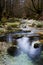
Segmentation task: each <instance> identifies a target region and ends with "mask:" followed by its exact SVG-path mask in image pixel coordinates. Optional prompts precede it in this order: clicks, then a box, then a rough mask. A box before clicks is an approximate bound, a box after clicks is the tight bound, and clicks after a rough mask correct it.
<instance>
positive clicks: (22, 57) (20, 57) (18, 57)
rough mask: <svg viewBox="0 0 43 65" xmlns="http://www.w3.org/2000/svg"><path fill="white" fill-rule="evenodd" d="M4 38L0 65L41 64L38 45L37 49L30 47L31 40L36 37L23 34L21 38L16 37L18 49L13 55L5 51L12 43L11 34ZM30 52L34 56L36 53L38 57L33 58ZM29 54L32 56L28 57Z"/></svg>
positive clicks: (42, 63) (42, 64)
mask: <svg viewBox="0 0 43 65" xmlns="http://www.w3.org/2000/svg"><path fill="white" fill-rule="evenodd" d="M6 39H7V42H6V43H5V44H6V45H5V47H6V48H5V49H4V52H2V53H0V65H43V51H41V48H40V47H39V48H38V49H37V48H36V49H34V48H33V47H32V44H33V42H34V41H36V40H38V39H39V38H38V37H34V39H30V38H28V37H25V36H23V37H22V38H19V39H16V41H17V46H18V47H19V51H18V52H17V53H16V54H15V55H14V56H11V55H9V54H8V52H7V49H8V48H9V47H10V45H11V44H12V36H11V34H10V35H8V36H7V38H6ZM30 40H31V41H30ZM1 43H2V42H1ZM2 48H3V47H2ZM40 52H41V54H40ZM18 53H19V54H18ZM29 53H30V55H29ZM32 53H33V55H34V56H36V55H37V57H38V59H36V57H34V59H33V55H32ZM30 56H32V57H31V58H30Z"/></svg>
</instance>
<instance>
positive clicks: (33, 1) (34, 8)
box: [24, 0, 43, 19]
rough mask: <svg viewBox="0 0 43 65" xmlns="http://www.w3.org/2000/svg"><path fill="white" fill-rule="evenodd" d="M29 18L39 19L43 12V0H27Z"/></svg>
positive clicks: (25, 4) (26, 8)
mask: <svg viewBox="0 0 43 65" xmlns="http://www.w3.org/2000/svg"><path fill="white" fill-rule="evenodd" d="M24 6H25V10H26V14H27V17H30V18H35V19H39V18H40V16H41V15H42V12H43V0H25V3H24Z"/></svg>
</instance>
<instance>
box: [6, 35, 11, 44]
mask: <svg viewBox="0 0 43 65" xmlns="http://www.w3.org/2000/svg"><path fill="white" fill-rule="evenodd" d="M7 42H8V43H12V35H11V34H8V35H7Z"/></svg>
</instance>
